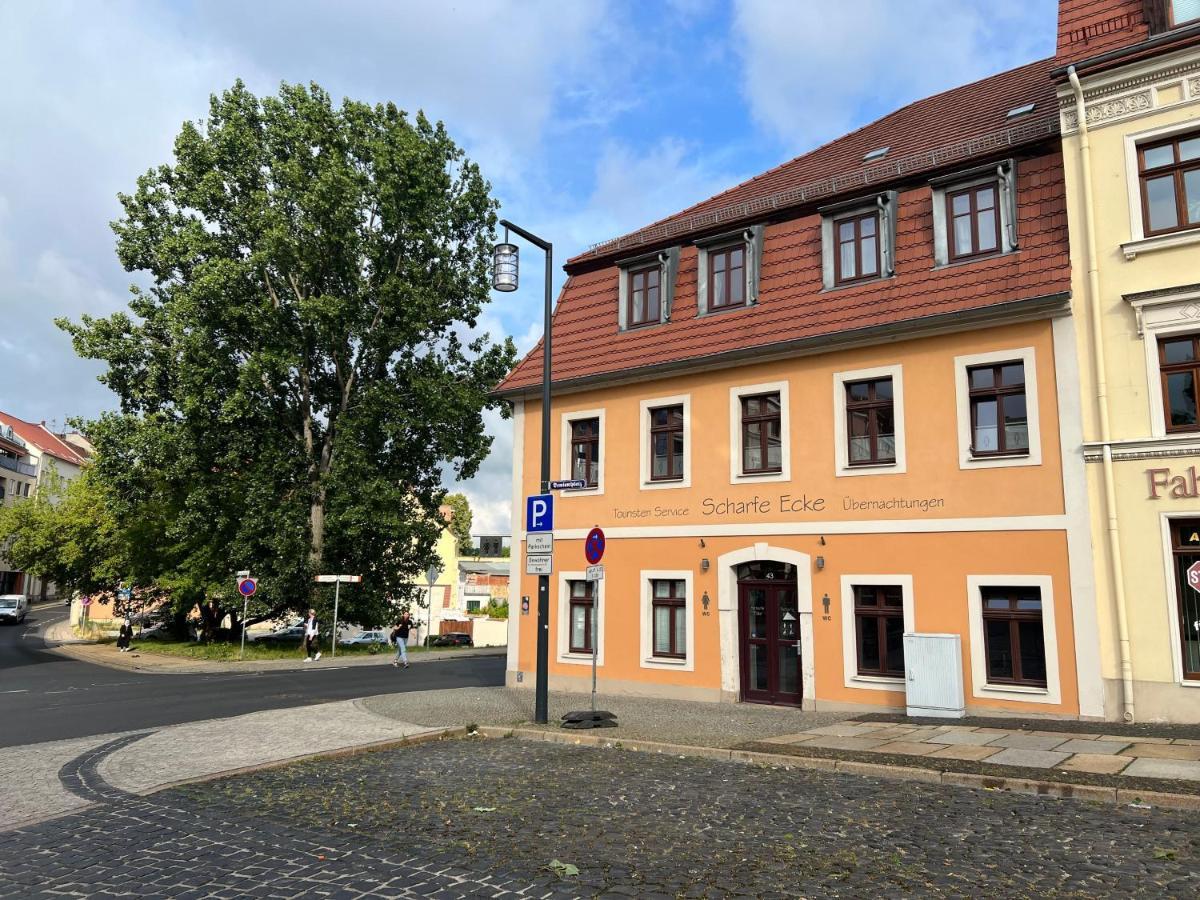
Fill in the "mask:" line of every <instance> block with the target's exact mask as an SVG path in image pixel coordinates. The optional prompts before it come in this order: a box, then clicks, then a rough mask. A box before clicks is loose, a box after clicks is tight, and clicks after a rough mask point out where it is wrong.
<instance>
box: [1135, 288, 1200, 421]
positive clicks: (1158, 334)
mask: <svg viewBox="0 0 1200 900" xmlns="http://www.w3.org/2000/svg"><path fill="white" fill-rule="evenodd" d="M1132 306H1133V308H1134V312H1135V313H1136V314H1137V323H1138V333H1139V334H1140V335H1141V337H1142V351H1143V355H1144V356H1145V361H1146V395H1147V397H1149V399H1150V433H1151V434H1152V435H1153V436H1154V437H1156V438H1167V437H1170V438H1171V439H1173V440H1181V439H1182V440H1186V439H1187V438H1189V437H1191V438H1194V439H1197V440H1200V433H1193V434H1189V433H1187V432H1176V433H1174V434H1171V435H1168V434H1167V410H1166V407H1165V405H1164V404H1163V395H1162V377H1161V376H1162V373H1161V370H1160V368H1159V364H1158V341H1159V338H1164V337H1170V336H1172V335H1176V334H1196V333H1197V332H1200V291H1197V290H1191V291H1187V290H1184V291H1179V292H1178V293H1173V294H1170V295H1168V296H1163V297H1155V298H1154V299H1153V300H1135V301H1133V303H1132ZM1189 311H1191V315H1189Z"/></svg>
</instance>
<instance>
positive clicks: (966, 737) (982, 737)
mask: <svg viewBox="0 0 1200 900" xmlns="http://www.w3.org/2000/svg"><path fill="white" fill-rule="evenodd" d="M997 737H999V735H996V734H980V733H979V732H978V731H947V732H944V733H943V734H935V735H933V736H932V737H927V738H925V742H926V743H929V744H990V743H991V742H992V741H994V740H996V738H997Z"/></svg>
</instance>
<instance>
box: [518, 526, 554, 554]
mask: <svg viewBox="0 0 1200 900" xmlns="http://www.w3.org/2000/svg"><path fill="white" fill-rule="evenodd" d="M525 552H526V553H533V554H535V555H539V556H540V555H542V554H545V553H553V552H554V535H553V534H551V533H550V532H549V531H542V532H539V533H537V534H530V535H527V536H526V538H525Z"/></svg>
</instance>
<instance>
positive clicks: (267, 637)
mask: <svg viewBox="0 0 1200 900" xmlns="http://www.w3.org/2000/svg"><path fill="white" fill-rule="evenodd" d="M246 639H247V640H250V641H253V642H254V643H255V644H295V645H296V646H299V645H300V643H301V642H302V641H303V640H304V626H303V625H292V626H291V627H290V628H280V629H279V630H278V631H272V632H271V633H270V634H263V635H259V636H258V637H255V638H251V637H249V636H247V638H246Z"/></svg>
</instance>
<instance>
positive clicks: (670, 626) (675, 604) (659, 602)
mask: <svg viewBox="0 0 1200 900" xmlns="http://www.w3.org/2000/svg"><path fill="white" fill-rule="evenodd" d="M659 582H666V583H667V584H669V585H670V586H671V587H670V591H671V594H670V596H669V597H659V596H658V589H657V588H658V584H659ZM677 590H679V591H681V593H680V594H679V596H676V595H675V594H676V591H677ZM660 606H662V607H666V608H668V609H670V610H671V613H670V615H669V616H668V617H667V630H668V632H669V637H670V640H669V641H668V645H669V646H670V648H671V649H670V650H669V651H668V650H662V651H660V650H659V649H658V608H659V607H660ZM679 616H685V617H686V616H687V583H686V582H684V581H683V580H682V579H679V578H652V579H650V655H651V656H653V657H656V658H658V659H687V622H686V620H685V621H684V626H683V627H684V646H682V647H678V646H676V641H675V633H676V619H677V618H678V617H679Z"/></svg>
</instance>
